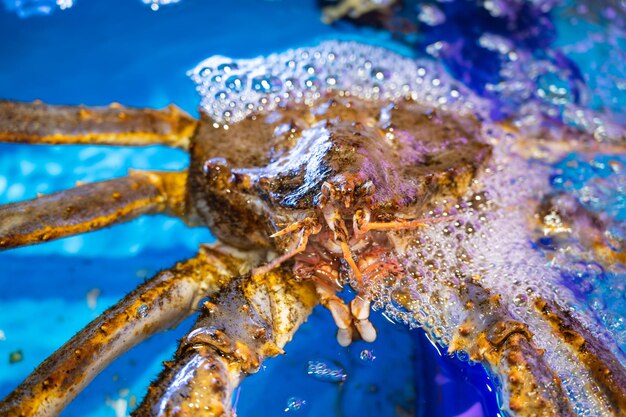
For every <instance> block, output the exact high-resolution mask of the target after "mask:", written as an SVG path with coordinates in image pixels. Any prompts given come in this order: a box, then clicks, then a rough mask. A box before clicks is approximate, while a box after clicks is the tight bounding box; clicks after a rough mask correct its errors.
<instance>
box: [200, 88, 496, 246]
mask: <svg viewBox="0 0 626 417" xmlns="http://www.w3.org/2000/svg"><path fill="white" fill-rule="evenodd" d="M203 117H204V119H203V122H204V123H201V124H200V127H199V130H198V133H197V134H196V136H195V138H194V139H193V140H192V144H191V166H190V175H189V178H190V183H189V186H190V196H191V198H192V199H193V200H194V202H193V206H194V207H196V208H197V209H198V212H199V214H200V215H201V216H202V217H203V218H204V219H205V221H206V222H207V223H208V224H209V226H211V227H212V230H213V231H214V232H215V233H216V235H217V236H218V238H219V239H220V240H223V241H225V242H228V243H229V244H232V245H235V246H238V247H253V246H259V245H260V246H269V241H268V239H267V236H268V235H269V234H271V233H273V232H275V231H276V224H277V223H283V224H284V223H289V222H291V221H295V220H298V218H299V217H303V216H304V214H303V213H309V212H311V211H313V210H315V209H316V208H317V207H318V204H319V202H320V198H321V195H322V191H321V189H322V185H323V184H324V183H330V184H334V185H337V186H338V187H342V186H345V184H346V183H347V182H348V181H351V183H353V184H355V196H356V199H355V201H354V204H353V206H354V207H351V210H352V209H353V208H356V207H358V206H359V205H366V206H367V207H368V208H369V209H370V210H371V211H372V213H373V215H375V216H377V217H381V216H382V217H384V216H385V215H394V214H396V213H398V212H403V213H406V214H408V215H411V214H416V213H417V212H421V211H423V209H425V208H426V207H428V205H429V203H430V202H431V201H432V200H433V199H435V198H438V197H440V196H442V195H455V196H458V195H460V194H462V193H464V192H465V190H466V189H467V187H468V186H469V184H470V183H471V180H472V179H473V178H474V177H475V175H476V174H477V172H478V171H479V170H480V168H481V167H482V166H483V165H484V164H485V163H486V162H487V161H488V160H489V158H490V155H491V147H490V146H489V145H488V144H485V143H483V142H481V140H480V137H481V135H480V128H481V126H480V123H479V122H478V121H477V120H476V119H474V118H471V117H460V116H458V115H454V116H453V115H450V114H447V113H444V112H441V111H435V110H433V109H430V108H426V107H423V106H421V105H419V104H417V103H415V102H413V101H403V102H399V103H390V104H388V105H385V104H384V103H382V104H381V103H379V102H375V101H364V100H360V99H357V98H353V97H342V96H338V95H337V96H331V97H325V98H324V99H322V100H320V101H318V102H317V103H316V104H314V105H304V104H297V105H287V106H284V107H281V108H279V109H278V110H276V111H274V112H272V113H270V114H268V115H258V116H250V117H248V118H246V119H244V120H243V121H241V122H239V123H237V124H234V125H226V126H223V125H217V124H214V123H212V122H210V121H209V120H208V118H207V117H206V116H203ZM366 182H371V183H372V184H373V185H374V188H373V189H374V191H373V192H372V193H370V195H367V196H365V195H364V193H361V194H359V190H358V187H359V186H361V185H363V184H365V183H366Z"/></svg>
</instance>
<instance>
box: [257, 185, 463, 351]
mask: <svg viewBox="0 0 626 417" xmlns="http://www.w3.org/2000/svg"><path fill="white" fill-rule="evenodd" d="M340 181H341V182H340V183H339V185H338V186H336V185H333V184H331V183H329V182H328V181H325V182H324V183H323V184H322V187H321V197H320V202H319V203H318V208H319V210H320V216H319V217H320V218H314V217H306V218H304V219H302V220H299V221H296V222H294V223H291V224H289V225H288V226H287V227H285V228H283V229H281V230H279V231H277V232H276V233H274V234H273V235H271V236H270V237H272V238H279V237H283V236H286V235H289V234H291V233H294V232H299V236H300V239H299V240H298V241H297V243H295V245H294V246H293V248H292V249H289V250H287V251H286V252H285V253H283V254H282V255H279V256H277V257H276V258H274V259H273V260H271V261H270V262H268V263H267V264H265V265H263V266H261V267H258V268H256V269H255V270H254V271H253V273H254V274H258V275H262V274H266V273H268V272H269V271H271V270H272V269H273V268H276V267H278V266H280V265H282V264H283V263H284V262H286V261H288V260H290V259H292V258H295V259H296V267H295V271H296V273H295V277H296V278H298V279H311V280H312V281H313V283H314V284H315V287H316V291H317V294H318V296H319V298H320V301H321V303H322V305H324V306H325V307H326V308H327V309H328V310H329V311H330V313H331V314H332V317H333V320H334V321H335V324H336V325H337V329H338V330H337V341H338V343H339V344H340V345H341V346H348V345H350V343H351V342H352V341H353V340H355V339H357V338H358V337H360V338H361V339H363V340H364V341H366V342H373V341H374V340H376V329H375V328H374V325H373V324H372V322H371V321H370V320H369V315H370V299H369V295H368V294H367V291H366V290H365V288H364V287H367V284H369V283H370V282H372V281H375V280H380V279H381V278H382V277H383V276H388V275H394V276H399V275H400V274H401V273H402V272H403V271H402V267H401V266H400V265H399V264H398V263H395V262H386V263H385V262H379V261H378V260H379V258H380V255H381V253H380V252H381V250H380V249H379V248H377V249H375V250H374V251H372V250H371V248H370V247H371V246H372V245H371V243H372V236H371V233H370V232H371V231H384V230H386V231H393V230H402V229H414V228H418V227H424V226H427V225H428V224H429V223H436V222H440V221H450V220H452V219H453V217H452V216H449V217H443V218H425V219H417V220H400V219H396V220H392V221H386V222H376V221H374V222H372V221H371V211H370V210H369V208H367V207H360V208H358V209H356V210H355V211H354V214H353V215H352V222H351V225H352V235H350V231H349V230H348V227H347V226H346V221H345V220H344V217H343V215H342V213H341V211H340V209H339V208H342V207H345V209H349V208H350V207H351V205H352V204H353V202H354V201H355V190H356V189H357V184H358V183H357V182H355V181H354V180H352V179H344V178H343V177H342V178H341V179H340ZM358 189H359V190H362V191H361V195H362V196H365V197H367V196H370V195H372V194H373V193H374V190H375V186H374V183H373V182H372V181H371V180H367V181H365V182H363V183H362V184H361V185H359V186H358ZM357 198H358V197H357ZM357 201H358V200H357ZM363 201H364V204H365V205H367V202H368V200H367V198H364V199H363ZM349 224H350V223H349ZM325 227H326V228H327V230H325ZM324 230H325V231H326V233H323V234H322V238H321V239H316V236H317V235H319V234H320V232H322V231H324ZM311 238H312V240H314V244H313V245H310V246H309V245H308V243H309V240H310V239H311ZM320 249H321V250H320ZM368 249H370V250H369V251H368ZM322 252H323V253H322ZM355 254H356V255H357V257H356V260H355V256H354V255H355ZM329 257H330V258H331V259H329ZM342 262H343V263H345V264H346V265H347V266H348V268H343V269H342V268H341V264H342ZM342 275H343V276H342ZM343 282H349V283H351V284H352V286H353V287H354V289H355V290H357V295H356V297H355V298H354V299H353V300H352V301H351V302H350V308H348V306H347V305H346V303H345V302H344V301H343V300H342V299H341V298H340V297H338V296H337V295H336V292H338V291H341V290H342V289H343V284H342V283H343ZM364 284H365V285H364Z"/></svg>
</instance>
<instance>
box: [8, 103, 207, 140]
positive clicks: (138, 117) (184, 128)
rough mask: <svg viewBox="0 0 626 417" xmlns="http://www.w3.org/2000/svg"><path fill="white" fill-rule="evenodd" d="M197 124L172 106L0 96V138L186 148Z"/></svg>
mask: <svg viewBox="0 0 626 417" xmlns="http://www.w3.org/2000/svg"><path fill="white" fill-rule="evenodd" d="M196 125H197V122H196V121H195V120H194V119H193V118H191V117H190V116H189V115H187V114H186V113H185V112H183V111H182V110H180V109H179V108H178V107H176V106H169V107H167V108H166V109H163V110H153V109H137V108H130V107H124V106H121V105H119V104H111V105H110V106H108V107H87V106H52V105H47V104H44V103H42V102H40V101H35V102H32V103H22V102H15V101H0V142H16V143H36V144H39V143H42V144H77V143H80V144H92V145H93V144H101V145H123V146H145V145H168V146H175V147H178V148H183V149H187V147H188V145H189V138H190V137H191V136H192V134H193V133H194V132H195V129H196Z"/></svg>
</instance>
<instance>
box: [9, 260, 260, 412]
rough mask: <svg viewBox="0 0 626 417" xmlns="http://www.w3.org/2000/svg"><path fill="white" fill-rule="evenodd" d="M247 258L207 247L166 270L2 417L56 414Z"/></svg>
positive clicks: (51, 361)
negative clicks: (95, 378) (122, 355)
mask: <svg viewBox="0 0 626 417" xmlns="http://www.w3.org/2000/svg"><path fill="white" fill-rule="evenodd" d="M248 261H249V260H248V259H246V258H238V257H235V256H233V255H229V254H227V253H226V251H224V250H221V251H220V250H218V249H214V248H205V249H204V250H203V251H202V252H200V253H199V254H198V256H197V257H195V258H192V259H189V260H187V261H183V262H180V263H178V264H177V265H175V266H174V267H173V268H171V269H167V270H165V271H162V272H160V273H159V274H157V275H156V276H155V277H154V278H152V279H150V280H149V281H147V282H145V283H144V284H143V285H141V286H140V287H139V288H137V289H136V290H134V291H133V292H131V293H130V294H128V295H127V296H126V297H124V298H123V299H122V300H121V301H120V302H118V303H117V304H115V305H114V306H113V307H111V308H109V309H108V310H107V311H106V312H104V313H103V314H102V315H101V316H100V317H98V318H96V319H95V320H94V321H92V322H91V323H89V324H88V325H87V326H86V327H85V328H84V329H83V330H81V331H80V332H79V333H78V334H76V335H75V336H74V337H73V338H72V339H70V340H69V341H68V342H67V343H66V344H65V345H64V346H63V347H61V348H60V349H59V350H57V351H56V352H55V353H53V354H52V355H51V356H50V357H49V358H48V359H46V360H45V361H44V362H43V363H42V364H41V365H40V366H39V367H38V368H37V369H36V370H35V371H34V372H33V373H32V374H31V375H30V376H29V377H28V378H27V379H26V380H25V381H24V382H22V384H21V385H20V386H19V387H17V389H16V390H15V391H13V392H12V393H11V394H9V395H8V396H7V397H6V398H5V399H4V400H3V401H2V402H0V415H2V416H7V417H9V416H56V415H57V414H58V413H60V412H61V410H62V409H63V408H64V407H65V406H66V405H67V404H68V403H69V402H71V401H72V400H73V398H74V397H76V395H77V394H78V393H79V392H80V391H81V390H82V389H83V388H84V387H85V386H86V385H87V384H88V383H89V382H90V381H91V380H92V379H93V378H94V377H95V376H96V375H97V374H98V373H99V372H100V371H101V370H102V369H104V368H105V367H106V366H107V365H108V364H110V363H111V362H112V361H113V360H114V359H115V358H117V357H118V356H119V355H120V354H122V353H124V352H125V351H127V350H128V349H130V348H131V347H133V346H135V345H136V344H138V343H140V342H141V341H142V340H144V339H146V338H147V337H149V336H150V335H152V334H154V333H156V332H158V331H162V330H166V329H168V328H170V327H172V326H175V325H177V324H178V323H179V322H180V321H181V320H183V319H184V318H186V317H187V316H189V315H190V314H191V313H193V311H194V310H195V309H196V306H197V304H198V302H199V300H200V299H201V298H202V297H204V296H206V295H207V294H212V293H216V292H218V291H219V290H220V289H221V288H222V287H223V286H224V285H226V284H227V283H228V282H229V281H230V280H231V277H233V276H237V275H238V274H240V273H241V271H242V270H244V271H245V270H246V269H249V266H247V262H248Z"/></svg>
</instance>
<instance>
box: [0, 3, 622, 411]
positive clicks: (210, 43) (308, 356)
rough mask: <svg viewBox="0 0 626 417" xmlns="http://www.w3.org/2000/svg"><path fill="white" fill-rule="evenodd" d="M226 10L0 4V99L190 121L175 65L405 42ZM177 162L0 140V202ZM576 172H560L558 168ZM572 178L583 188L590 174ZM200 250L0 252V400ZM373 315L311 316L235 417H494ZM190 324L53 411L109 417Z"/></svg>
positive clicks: (483, 77) (282, 11) (187, 235)
mask: <svg viewBox="0 0 626 417" xmlns="http://www.w3.org/2000/svg"><path fill="white" fill-rule="evenodd" d="M234 3H235V2H228V1H227V2H215V1H210V2H209V1H203V0H183V2H181V3H180V4H176V5H171V6H167V7H162V8H161V10H159V11H158V12H152V11H151V10H150V8H149V7H146V6H145V5H143V4H141V2H140V1H138V0H136V1H133V0H107V1H96V0H79V1H78V2H77V3H76V5H75V6H74V7H72V8H71V9H68V10H64V11H56V12H54V13H53V14H52V15H51V16H45V17H44V16H35V17H30V18H28V19H20V18H19V17H18V16H17V15H16V14H15V13H10V12H6V11H0V39H2V40H1V41H0V97H1V98H7V99H16V100H33V99H42V100H44V101H46V102H49V103H58V104H79V103H83V104H89V105H102V104H108V103H110V102H113V101H117V102H121V103H124V104H126V105H132V106H143V107H163V106H166V105H168V104H170V103H176V104H177V105H178V106H180V107H181V108H183V109H184V110H186V111H187V112H189V113H191V114H193V115H197V111H196V107H197V105H198V103H199V101H200V98H199V96H198V95H197V94H196V92H195V90H194V86H193V84H192V82H191V81H190V80H189V79H188V77H187V76H186V71H187V70H189V69H190V68H192V67H194V66H195V65H196V64H197V63H198V62H199V61H201V60H202V59H204V58H206V57H208V56H211V55H214V54H221V55H227V56H233V57H253V56H257V55H260V54H268V53H272V52H276V51H281V50H284V49H287V48H293V47H299V46H303V45H311V44H315V43H317V42H319V41H320V40H323V39H329V38H332V39H336V38H351V39H365V40H368V41H369V42H374V43H378V44H383V45H387V46H390V47H393V48H394V49H398V48H406V43H402V44H396V43H393V40H392V39H391V36H390V35H389V34H388V33H387V32H384V31H374V30H373V29H367V28H358V29H357V28H354V27H352V26H349V25H345V24H343V25H339V26H332V27H331V26H327V25H324V24H322V23H321V21H320V18H319V16H320V14H319V10H318V9H317V7H316V2H315V1H312V0H308V1H304V0H283V1H262V0H238V1H237V2H236V4H234ZM549 30H552V28H546V31H549ZM461 33H462V35H463V36H464V37H465V38H467V39H469V38H470V35H467V34H463V33H464V32H462V31H461ZM546 33H548V32H546ZM549 34H550V36H552V35H551V34H552V32H549ZM427 35H428V36H430V35H429V34H427ZM431 35H432V34H431ZM432 36H435V35H432ZM451 36H452V35H451ZM471 36H474V35H471ZM472 39H473V38H472ZM528 42H531V41H530V40H529V41H528ZM531 47H533V45H530V46H528V48H531ZM487 58H489V57H487ZM487 58H486V59H487ZM484 63H485V65H486V67H485V68H480V71H478V72H477V73H475V74H474V73H473V74H470V75H467V77H469V78H467V77H466V78H467V82H468V84H473V85H474V87H476V90H477V91H479V92H480V91H482V90H481V88H483V87H484V84H485V83H486V82H487V81H489V77H492V76H493V69H490V68H489V67H488V62H487V61H484ZM494 65H499V64H498V63H497V62H495V64H494ZM449 67H450V69H451V71H452V72H453V73H455V71H456V73H457V74H456V75H459V74H460V76H463V71H465V69H463V68H461V67H456V66H455V65H454V62H450V63H449ZM472 77H473V78H472ZM186 163H187V157H186V155H185V154H184V153H182V152H179V151H174V150H170V149H164V148H160V147H150V148H146V149H132V150H129V149H116V148H107V147H104V148H93V147H82V146H66V147H58V146H50V147H44V146H25V145H0V203H7V202H12V201H19V200H22V199H26V198H33V197H35V196H36V195H37V193H49V192H53V191H57V190H61V189H65V188H69V187H71V186H73V185H74V183H75V182H76V181H96V180H102V179H105V178H111V177H115V176H121V175H124V174H125V172H126V170H127V169H128V168H138V169H171V170H175V169H181V168H183V167H184V166H185V165H186ZM580 166H582V167H583V168H584V167H585V166H586V165H584V164H581V165H580ZM578 172H579V171H578V170H577V168H576V169H570V168H565V174H567V175H573V176H575V175H577V174H576V173H578ZM580 172H582V174H580V175H582V178H581V179H580V181H581V182H584V181H587V180H588V179H589V178H590V177H593V176H598V174H597V173H590V174H588V173H587V172H586V171H584V172H583V171H580ZM572 192H573V191H572ZM621 203H622V207H623V200H622V201H621ZM622 215H623V212H620V213H619V214H616V217H617V216H622ZM210 241H212V237H211V236H210V234H209V233H208V232H207V231H206V230H204V229H188V228H186V227H185V226H184V225H182V223H180V222H178V221H177V220H173V219H169V218H165V217H161V216H157V217H152V218H143V219H139V220H136V221H134V222H131V223H129V224H125V225H120V226H116V227H114V228H111V229H109V230H103V231H99V232H95V233H92V234H89V235H84V236H77V237H72V238H68V239H63V240H60V241H57V242H50V243H46V244H43V245H39V246H35V247H28V248H22V249H19V250H14V251H9V252H6V253H0V397H3V396H4V395H6V394H7V393H8V392H10V391H11V390H12V389H13V388H15V386H16V385H17V384H18V383H19V382H20V381H21V380H23V379H24V378H25V377H26V376H27V375H28V374H29V373H30V372H31V371H32V369H33V368H34V367H35V366H36V365H37V364H38V363H40V362H41V361H42V360H43V359H45V358H46V357H47V356H48V355H49V354H51V353H52V352H53V351H54V350H55V349H57V348H58V347H59V346H60V345H61V344H62V343H63V342H65V341H66V340H67V339H69V338H70V337H71V336H72V335H73V334H74V333H75V332H76V331H78V330H79V329H80V328H81V327H82V326H84V325H85V324H86V323H87V322H89V321H90V320H91V319H93V318H94V317H96V316H97V315H98V314H99V313H101V312H102V311H104V310H105V309H106V308H107V307H108V306H110V305H111V304H112V303H114V302H115V301H117V300H118V299H120V298H121V297H122V296H123V295H124V294H126V293H127V292H128V291H130V290H131V289H133V288H134V287H135V286H136V285H137V284H138V283H140V282H142V280H144V279H146V278H147V277H149V276H151V275H152V274H154V273H155V272H156V271H158V270H159V269H163V268H167V267H168V266H170V265H172V264H173V263H174V262H176V261H177V260H181V259H185V258H187V257H190V256H192V255H193V254H194V253H195V250H196V248H197V246H198V244H199V243H202V242H210ZM88 294H91V296H92V300H93V299H95V305H94V304H91V305H90V303H89V302H88ZM374 320H375V325H376V326H377V327H378V329H379V332H380V336H379V338H378V341H377V342H376V343H374V344H365V343H363V342H357V343H355V344H353V345H352V346H351V347H350V348H348V349H345V348H340V347H339V346H338V345H337V344H336V342H335V336H334V333H335V328H334V325H333V323H332V320H331V318H330V315H329V314H328V313H327V312H326V311H325V310H323V309H316V310H315V312H314V313H313V315H312V317H311V318H310V320H309V322H308V323H306V324H305V325H304V326H303V327H302V329H301V330H300V331H299V332H298V334H297V336H296V338H295V339H294V341H293V342H292V343H291V344H289V345H288V346H287V349H286V351H287V353H286V355H284V356H283V357H280V358H276V359H272V360H269V361H267V362H266V364H265V366H264V367H263V369H262V370H261V371H260V372H259V373H258V374H257V375H254V376H252V377H250V378H248V379H247V380H246V381H245V382H244V383H243V384H242V386H241V388H240V390H239V391H238V393H237V398H238V399H237V412H238V415H239V416H243V417H245V416H259V417H262V416H280V415H283V414H293V415H297V416H320V415H325V416H345V417H350V416H381V417H384V416H411V415H415V416H450V417H452V416H461V415H463V416H466V417H470V416H473V417H480V416H496V415H499V412H498V408H497V401H496V398H495V395H494V394H493V386H494V381H491V380H490V379H489V377H488V376H487V375H486V374H485V372H484V370H483V369H482V368H481V367H480V366H470V365H468V364H466V363H462V362H460V361H458V360H456V359H453V358H449V357H448V356H447V355H446V354H445V352H440V351H439V350H438V349H437V348H436V347H434V346H433V345H432V344H431V343H430V342H429V341H428V339H427V338H426V337H425V335H424V334H423V332H421V331H419V330H416V331H408V330H407V329H406V328H404V327H402V326H399V325H394V324H391V323H389V322H388V321H387V320H386V319H385V318H384V317H382V316H380V315H376V316H375V318H374ZM192 322H193V319H190V320H187V321H186V322H184V323H182V324H181V325H180V326H179V327H178V328H177V329H176V330H174V331H171V332H169V333H165V334H161V335H157V336H155V337H153V338H152V339H150V340H149V341H147V342H146V343H144V344H142V345H141V346H139V347H137V348H135V349H133V350H132V351H130V352H129V353H127V354H125V355H124V356H122V357H121V358H120V359H119V360H118V361H116V362H115V363H114V364H113V365H112V366H111V367H110V368H108V369H107V370H105V371H104V372H103V373H102V374H101V375H100V376H98V377H97V378H96V380H95V381H94V382H93V383H92V384H91V385H90V386H89V387H88V388H87V389H86V390H85V391H84V392H83V393H82V394H80V395H79V397H78V398H77V399H76V400H75V401H74V402H73V403H72V404H71V405H70V406H69V407H68V408H67V409H66V411H64V413H63V415H64V416H91V417H95V416H115V415H116V411H115V410H116V408H117V410H118V411H120V412H121V411H124V410H125V407H128V408H132V405H133V403H135V402H136V401H139V400H140V398H141V397H142V395H143V393H144V392H145V390H146V387H147V384H148V383H149V382H150V380H151V379H152V378H154V377H155V376H156V375H157V373H158V372H159V370H160V366H161V365H160V363H161V361H163V360H166V359H169V358H170V357H171V355H172V353H173V351H174V350H175V346H176V340H177V339H178V338H180V337H182V335H184V334H185V331H186V330H187V329H188V328H189V327H190V326H191V323H192ZM18 351H19V352H20V353H21V354H22V357H23V358H22V360H21V361H19V362H17V363H13V364H10V363H9V356H10V355H11V353H15V352H18ZM311 363H313V365H315V364H317V365H319V366H326V367H328V368H329V369H330V370H333V371H335V375H340V377H337V378H334V379H333V378H328V377H326V378H316V377H315V376H313V375H310V374H309V373H308V370H309V367H310V366H311Z"/></svg>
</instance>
